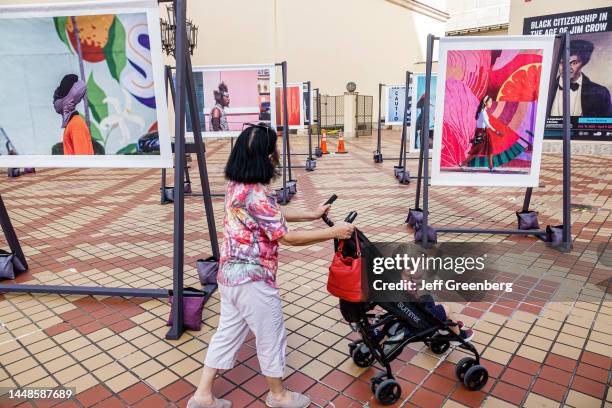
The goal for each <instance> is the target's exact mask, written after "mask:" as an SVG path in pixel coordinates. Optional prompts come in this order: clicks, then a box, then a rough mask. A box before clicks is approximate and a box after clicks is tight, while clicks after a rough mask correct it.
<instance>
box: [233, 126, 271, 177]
mask: <svg viewBox="0 0 612 408" xmlns="http://www.w3.org/2000/svg"><path fill="white" fill-rule="evenodd" d="M277 138H278V137H277V135H276V132H275V131H274V129H270V128H269V127H267V126H266V125H263V124H258V125H249V127H247V128H246V129H244V130H243V131H242V133H240V136H238V139H237V140H236V144H235V145H234V148H233V149H232V152H231V153H230V157H229V159H228V160H227V164H226V165H225V177H226V178H227V179H228V180H231V181H237V182H240V183H247V184H254V183H262V184H268V183H270V181H271V180H272V179H273V178H274V177H275V176H276V175H277V172H276V166H277V165H278V151H277V150H276V140H277Z"/></svg>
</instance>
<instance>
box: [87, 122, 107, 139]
mask: <svg viewBox="0 0 612 408" xmlns="http://www.w3.org/2000/svg"><path fill="white" fill-rule="evenodd" d="M89 127H90V129H89V131H90V132H91V138H92V139H93V140H97V141H98V142H102V143H104V137H103V136H102V132H100V129H98V126H96V124H95V123H94V122H91V123H90V124H89Z"/></svg>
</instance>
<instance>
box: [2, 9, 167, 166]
mask: <svg viewBox="0 0 612 408" xmlns="http://www.w3.org/2000/svg"><path fill="white" fill-rule="evenodd" d="M130 13H146V14H147V26H148V29H149V44H150V47H151V65H152V67H153V84H154V87H155V101H156V104H155V105H156V107H155V111H156V115H157V128H158V134H159V146H160V154H159V155H118V154H117V155H93V156H90V155H87V156H83V155H74V156H72V155H70V156H66V155H38V154H36V155H34V154H31V155H27V154H21V155H19V154H18V155H14V156H7V155H0V167H83V168H97V167H101V168H103V167H108V168H171V167H172V166H173V158H172V147H171V144H170V132H169V128H168V104H167V103H166V91H165V83H164V81H165V79H164V63H163V59H162V48H161V34H160V26H159V18H160V13H159V5H158V3H157V1H155V0H123V1H114V0H113V1H96V2H74V3H55V4H54V3H47V4H28V5H18V6H13V5H11V6H0V20H1V19H5V18H6V19H14V18H37V17H39V18H40V17H60V16H83V15H97V14H130ZM0 24H1V22H0ZM1 80H2V79H1V77H0V81H1Z"/></svg>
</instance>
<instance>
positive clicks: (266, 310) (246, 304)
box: [204, 281, 287, 378]
mask: <svg viewBox="0 0 612 408" xmlns="http://www.w3.org/2000/svg"><path fill="white" fill-rule="evenodd" d="M219 291H220V292H221V318H220V320H219V327H218V328H217V332H216V333H215V334H214V336H213V337H212V339H211V341H210V345H209V346H208V352H207V353H206V360H205V362H204V364H205V365H206V366H207V367H210V368H217V369H222V370H229V369H230V368H233V367H234V364H235V363H236V353H238V350H239V349H240V347H241V346H242V344H243V343H244V339H245V338H246V336H247V334H248V333H249V330H250V331H252V332H253V334H254V335H255V344H256V347H257V359H258V360H259V366H260V367H261V372H262V374H263V375H265V376H267V377H276V378H282V377H283V375H284V372H285V349H286V347H287V332H286V331H285V319H284V318H283V310H282V307H281V298H280V294H279V290H278V289H275V288H273V287H271V286H270V285H268V284H267V283H265V282H263V281H257V282H247V283H243V284H242V285H238V286H223V285H219Z"/></svg>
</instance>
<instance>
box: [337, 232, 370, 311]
mask: <svg viewBox="0 0 612 408" xmlns="http://www.w3.org/2000/svg"><path fill="white" fill-rule="evenodd" d="M355 242H356V243H357V258H351V257H345V256H343V255H342V248H343V247H344V241H341V242H340V245H338V250H337V251H336V253H335V254H334V259H333V260H332V263H331V265H330V266H329V276H328V278H327V291H328V292H329V293H331V294H332V295H334V296H336V297H338V298H340V299H343V300H346V301H349V302H364V301H365V300H366V298H367V294H366V291H365V290H364V288H365V285H363V283H362V275H361V249H360V248H359V239H358V238H357V232H355Z"/></svg>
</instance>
